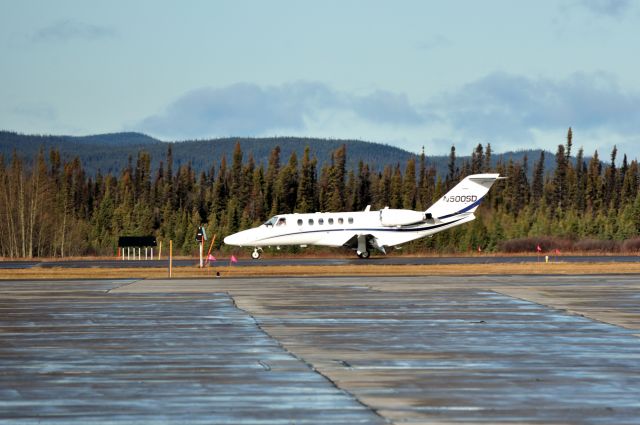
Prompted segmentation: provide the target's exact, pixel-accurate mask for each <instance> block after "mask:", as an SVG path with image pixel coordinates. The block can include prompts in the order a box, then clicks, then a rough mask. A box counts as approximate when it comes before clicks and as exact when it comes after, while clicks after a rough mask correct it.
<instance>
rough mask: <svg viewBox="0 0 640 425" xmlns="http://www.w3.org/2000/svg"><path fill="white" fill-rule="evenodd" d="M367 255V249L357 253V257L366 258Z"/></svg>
mask: <svg viewBox="0 0 640 425" xmlns="http://www.w3.org/2000/svg"><path fill="white" fill-rule="evenodd" d="M369 255H370V254H369V251H363V252H361V253H359V254H358V257H360V258H364V259H367V258H369Z"/></svg>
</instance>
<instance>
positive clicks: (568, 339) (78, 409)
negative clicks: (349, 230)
mask: <svg viewBox="0 0 640 425" xmlns="http://www.w3.org/2000/svg"><path fill="white" fill-rule="evenodd" d="M639 282H640V277H638V276H504V277H481V276H478V277H472V276H471V277H470V276H467V277H429V276H423V277H380V278H375V277H374V278H372V277H366V278H357V277H350V278H342V277H340V278H269V279H255V278H254V279H252V278H242V279H227V278H222V279H200V280H193V279H192V280H180V279H175V280H143V281H93V282H92V281H75V282H73V281H68V282H37V283H36V282H0V296H1V301H0V343H1V344H0V365H1V367H2V369H1V370H2V373H1V374H0V423H40V421H41V423H132V422H135V423H238V424H242V423H251V424H253V423H256V424H257V423H268V424H272V423H273V424H290V423H295V424H304V423H318V424H320V423H322V424H329V423H345V424H346V423H351V424H355V423H367V424H369V423H371V424H377V423H397V424H401V423H402V424H405V423H410V424H423V423H424V424H426V423H492V424H493V423H505V424H506V423H509V424H511V423H535V424H542V423H547V424H557V423H571V424H573V423H575V424H637V423H638V418H640V283H639Z"/></svg>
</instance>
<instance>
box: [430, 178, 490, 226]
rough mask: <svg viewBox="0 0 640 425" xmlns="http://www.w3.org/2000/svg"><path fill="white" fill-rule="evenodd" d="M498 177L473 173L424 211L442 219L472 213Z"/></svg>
mask: <svg viewBox="0 0 640 425" xmlns="http://www.w3.org/2000/svg"><path fill="white" fill-rule="evenodd" d="M499 178H500V175H499V174H473V175H471V176H467V177H465V178H464V179H463V180H462V181H461V182H460V183H458V184H457V185H456V186H455V187H454V188H453V189H451V190H450V191H449V192H447V194H446V195H444V196H443V197H442V198H440V199H438V201H437V202H436V203H435V204H433V205H432V206H431V207H430V208H429V209H428V210H427V211H426V213H427V216H429V215H430V216H431V217H432V218H434V219H437V220H444V219H447V218H449V217H453V216H456V215H458V214H465V213H468V214H471V213H473V212H474V211H475V210H476V208H478V206H479V205H480V202H482V199H483V198H484V196H485V195H486V194H487V192H489V189H491V186H492V185H493V184H494V183H495V182H496V180H498V179H499Z"/></svg>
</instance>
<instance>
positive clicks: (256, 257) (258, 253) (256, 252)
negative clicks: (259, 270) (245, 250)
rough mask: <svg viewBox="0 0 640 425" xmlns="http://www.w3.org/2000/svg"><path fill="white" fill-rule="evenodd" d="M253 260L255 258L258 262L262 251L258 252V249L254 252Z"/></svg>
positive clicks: (252, 254)
mask: <svg viewBox="0 0 640 425" xmlns="http://www.w3.org/2000/svg"><path fill="white" fill-rule="evenodd" d="M251 258H253V259H254V260H257V259H258V258H260V251H258V250H257V249H256V250H255V251H253V252H252V253H251Z"/></svg>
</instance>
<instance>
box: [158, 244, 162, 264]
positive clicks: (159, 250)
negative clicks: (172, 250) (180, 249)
mask: <svg viewBox="0 0 640 425" xmlns="http://www.w3.org/2000/svg"><path fill="white" fill-rule="evenodd" d="M158 260H162V241H160V248H158Z"/></svg>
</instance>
